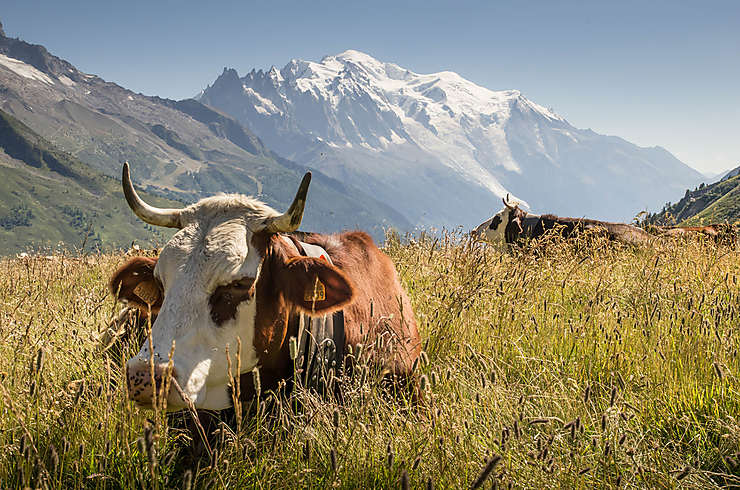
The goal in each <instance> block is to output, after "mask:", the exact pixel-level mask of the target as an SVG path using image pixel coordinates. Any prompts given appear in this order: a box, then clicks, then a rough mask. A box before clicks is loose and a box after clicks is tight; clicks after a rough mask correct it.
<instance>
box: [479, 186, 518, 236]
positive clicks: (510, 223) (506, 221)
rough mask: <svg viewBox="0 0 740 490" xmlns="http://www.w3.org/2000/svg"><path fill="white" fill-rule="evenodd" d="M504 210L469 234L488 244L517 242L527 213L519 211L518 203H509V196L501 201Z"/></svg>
mask: <svg viewBox="0 0 740 490" xmlns="http://www.w3.org/2000/svg"><path fill="white" fill-rule="evenodd" d="M502 201H503V203H504V209H502V210H501V211H499V212H498V213H496V214H494V215H493V216H492V217H491V218H489V219H487V220H486V221H484V222H483V223H481V224H480V225H478V227H477V228H476V229H475V230H473V231H472V232H471V234H472V235H473V236H475V237H479V238H481V239H482V240H485V241H487V242H489V243H496V244H503V243H513V242H515V241H517V239H518V238H519V236H520V235H521V234H522V232H523V231H524V230H523V229H522V220H523V219H524V218H525V217H526V215H527V213H526V212H524V211H523V210H521V209H519V203H518V202H511V201H510V200H509V195H508V194H507V195H506V199H502Z"/></svg>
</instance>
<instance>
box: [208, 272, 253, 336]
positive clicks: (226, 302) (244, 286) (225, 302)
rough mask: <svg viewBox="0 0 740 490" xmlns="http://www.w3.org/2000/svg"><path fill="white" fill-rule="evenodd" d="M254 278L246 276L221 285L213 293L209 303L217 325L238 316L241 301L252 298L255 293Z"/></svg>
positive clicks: (212, 316)
mask: <svg viewBox="0 0 740 490" xmlns="http://www.w3.org/2000/svg"><path fill="white" fill-rule="evenodd" d="M253 285H254V278H252V277H244V278H242V279H237V280H236V281H232V282H230V283H228V284H224V285H223V286H219V287H217V288H216V289H215V291H213V293H211V297H210V299H209V300H208V303H209V305H210V307H211V318H212V319H213V321H214V322H215V323H216V325H221V324H222V323H224V322H225V321H227V320H231V319H233V318H236V309H237V307H238V306H239V303H241V302H242V301H246V300H249V299H252V296H253V295H254V288H253V287H252V286H253Z"/></svg>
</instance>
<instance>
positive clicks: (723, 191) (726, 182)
mask: <svg viewBox="0 0 740 490" xmlns="http://www.w3.org/2000/svg"><path fill="white" fill-rule="evenodd" d="M738 169H740V167H738V168H736V169H734V170H731V171H730V172H728V173H727V174H726V175H725V176H724V177H723V178H722V179H721V180H720V181H719V182H715V183H713V184H709V185H704V184H701V186H699V187H697V188H696V189H694V190H693V191H691V190H686V193H685V194H684V197H683V198H681V200H680V201H678V202H677V203H675V204H671V203H668V204H666V205H665V206H664V207H663V209H662V210H661V211H660V212H659V213H656V214H652V215H650V216H649V217H648V222H649V223H652V224H673V223H683V224H686V225H701V224H710V223H725V222H727V223H735V222H737V221H740V172H739V171H738Z"/></svg>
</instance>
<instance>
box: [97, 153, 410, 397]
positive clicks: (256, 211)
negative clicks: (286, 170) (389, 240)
mask: <svg viewBox="0 0 740 490" xmlns="http://www.w3.org/2000/svg"><path fill="white" fill-rule="evenodd" d="M122 183H123V190H124V194H125V196H126V200H127V202H128V204H129V206H130V207H131V209H132V210H133V211H134V213H135V214H136V215H137V216H139V217H140V218H141V219H142V220H144V221H145V222H147V223H150V224H153V225H157V226H167V227H172V228H178V229H179V231H178V232H177V233H176V234H175V235H174V236H173V237H172V239H171V240H170V241H169V242H168V243H167V244H166V245H165V246H164V248H163V249H162V251H161V253H160V255H159V257H158V258H157V259H152V258H144V257H137V258H133V259H131V260H129V261H128V262H127V263H126V264H124V265H123V266H121V267H120V268H119V269H118V270H117V271H116V273H115V274H114V276H113V278H112V280H111V290H112V291H114V292H115V293H116V294H117V295H118V297H119V298H120V299H121V300H124V301H126V302H128V304H129V305H133V306H135V307H137V308H139V309H141V310H145V311H152V312H153V313H156V320H154V322H153V325H152V335H151V337H152V339H151V340H152V347H151V348H150V344H149V340H148V339H147V340H146V341H144V343H143V345H142V346H141V349H140V351H139V353H138V354H137V355H135V356H134V357H132V358H131V359H129V360H128V362H127V364H126V370H127V379H128V391H129V397H130V398H131V399H132V400H133V401H135V402H136V403H137V404H140V405H142V406H145V407H148V406H152V405H153V404H157V405H159V404H163V402H164V403H166V408H167V409H168V410H178V409H182V408H185V407H189V406H190V407H195V408H198V409H209V410H222V409H226V408H229V407H232V406H233V405H234V402H235V400H234V398H233V394H234V393H233V391H232V385H233V384H234V381H233V377H235V376H239V377H240V383H239V385H240V397H241V398H242V399H250V398H252V397H254V396H255V395H256V394H257V393H256V391H257V387H255V384H254V382H253V376H252V374H251V372H252V370H253V369H255V368H259V372H260V379H261V383H260V386H259V389H261V391H265V390H270V389H275V388H276V387H277V386H278V384H279V383H280V382H281V381H284V380H289V379H290V378H291V377H292V376H293V374H294V359H293V358H292V355H291V352H290V351H291V338H294V337H298V335H299V331H298V329H299V326H300V323H301V321H300V315H304V316H306V317H323V316H325V315H332V314H334V313H337V312H341V316H342V317H343V326H342V328H341V332H339V333H340V334H341V336H339V337H336V338H335V339H333V340H337V339H338V338H339V339H341V342H340V341H337V343H339V344H342V343H343V344H344V345H337V346H336V348H337V350H339V351H344V349H348V348H352V347H354V348H356V347H357V346H358V345H359V344H360V343H365V344H372V343H374V342H376V341H377V339H378V338H379V337H381V336H384V337H385V338H386V339H387V341H386V342H385V345H386V346H392V348H391V349H386V351H384V352H382V353H381V352H379V351H378V352H376V353H374V354H373V353H371V355H374V356H375V359H373V360H374V362H376V363H377V364H378V365H381V366H382V367H383V368H384V369H385V370H386V371H387V372H388V373H389V374H392V375H395V376H396V377H400V378H408V377H409V376H410V375H411V374H412V367H413V365H414V363H415V361H416V359H417V358H418V356H419V353H420V350H421V344H420V337H419V332H418V330H417V326H416V321H415V318H414V314H413V310H412V308H411V304H410V302H409V299H408V296H407V294H406V292H405V291H404V289H403V287H402V286H401V284H400V282H399V279H398V275H397V273H396V270H395V268H394V266H393V263H392V262H391V260H390V259H389V258H388V257H387V256H386V255H385V254H384V253H383V252H381V251H380V250H379V249H378V248H377V247H376V246H375V244H374V243H373V241H372V239H371V238H370V237H369V236H368V235H367V234H365V233H363V232H347V233H341V234H337V235H320V234H308V235H303V236H301V237H300V239H299V238H297V237H296V236H294V235H291V234H290V232H293V231H295V230H296V229H297V228H298V226H299V225H300V222H301V218H302V215H303V209H304V205H305V201H306V195H307V192H308V185H309V183H310V173H307V174H306V176H305V177H304V179H303V181H302V182H301V185H300V187H299V189H298V192H297V194H296V197H295V199H294V201H293V203H292V205H291V206H290V208H289V210H288V211H287V212H286V213H284V214H280V213H278V212H276V211H275V210H273V209H272V208H270V207H269V206H267V205H265V204H264V203H262V202H260V201H258V200H256V199H252V198H249V197H246V196H242V195H219V196H214V197H210V198H206V199H202V200H201V201H199V202H197V203H195V204H193V205H190V206H188V207H186V208H184V209H159V208H155V207H152V206H150V205H148V204H146V203H145V202H143V201H142V200H141V199H140V198H139V196H138V195H137V194H136V191H135V190H134V188H133V185H132V183H131V180H130V177H129V169H128V164H125V165H124V167H123V177H122ZM337 330H340V329H339V328H337ZM239 345H240V346H241V352H240V353H239V359H237V351H238V349H239ZM340 361H341V359H340ZM236 366H240V370H239V372H238V373H236V372H234V369H235V367H236ZM152 372H153V373H154V380H152ZM169 379H171V384H172V386H169V387H168V386H167V380H169ZM155 387H156V390H155V389H154V388H155ZM173 387H174V388H173ZM158 393H162V396H161V397H160V398H161V399H160V400H157V394H158Z"/></svg>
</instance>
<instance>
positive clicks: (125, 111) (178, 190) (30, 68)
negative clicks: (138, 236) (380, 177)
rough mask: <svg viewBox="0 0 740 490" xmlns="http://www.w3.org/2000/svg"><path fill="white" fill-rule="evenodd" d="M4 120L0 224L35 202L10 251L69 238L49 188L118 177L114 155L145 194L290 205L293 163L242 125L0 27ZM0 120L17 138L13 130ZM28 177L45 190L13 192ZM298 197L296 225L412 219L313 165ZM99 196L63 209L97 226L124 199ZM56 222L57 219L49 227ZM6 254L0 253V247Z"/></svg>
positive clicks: (376, 227) (393, 223)
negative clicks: (304, 196)
mask: <svg viewBox="0 0 740 490" xmlns="http://www.w3.org/2000/svg"><path fill="white" fill-rule="evenodd" d="M3 121H5V123H4V124H5V126H6V128H5V130H3V128H0V183H3V182H20V183H21V186H20V187H18V189H21V190H20V191H18V190H15V189H16V188H15V187H13V186H12V185H11V186H8V185H5V186H3V185H0V221H2V220H3V219H4V218H6V217H7V216H8V215H9V214H10V215H12V214H17V213H15V211H13V209H14V208H15V207H17V206H22V205H23V206H27V205H31V206H34V207H33V209H31V208H29V212H30V211H31V210H32V211H33V212H34V214H35V215H36V218H33V219H30V220H27V221H28V223H29V226H27V227H26V226H25V225H24V226H23V227H21V229H22V230H23V231H24V233H25V234H23V235H19V234H18V233H17V230H15V231H14V232H13V234H12V243H13V244H15V245H17V246H18V247H21V249H23V247H25V246H26V245H27V244H28V243H30V242H31V241H33V242H34V243H44V241H47V242H48V240H50V239H53V240H54V241H53V242H52V243H56V242H57V241H59V240H65V241H68V240H69V237H70V236H72V235H70V234H66V235H64V236H61V235H59V234H58V233H56V232H57V231H59V229H62V228H64V223H65V222H66V221H67V220H69V217H68V216H66V215H65V214H64V213H65V212H67V213H69V212H72V211H70V209H71V208H70V206H71V204H70V202H69V200H66V201H65V200H64V199H66V197H69V196H59V198H58V199H57V198H56V197H55V193H56V190H57V189H63V190H64V193H65V194H66V193H68V192H69V191H68V189H70V188H71V189H73V191H72V192H75V190H77V189H78V188H79V187H80V182H82V183H88V184H89V182H90V181H94V183H95V184H96V185H97V183H98V180H100V182H112V183H115V184H117V183H118V179H119V178H120V173H121V162H123V161H129V162H130V163H131V167H132V170H133V176H134V180H135V184H136V185H137V186H138V187H139V188H140V189H141V188H143V189H144V190H148V191H150V192H151V193H152V194H159V195H160V196H163V197H168V198H171V199H174V200H177V201H181V202H184V203H190V202H193V201H194V200H197V199H199V198H201V197H205V196H209V195H212V194H214V193H217V192H237V193H243V194H251V195H255V196H257V197H259V198H260V199H262V200H263V201H265V202H266V203H268V204H270V205H271V206H273V207H275V208H276V209H286V208H287V207H288V206H289V205H290V202H291V200H292V199H293V196H294V195H295V188H296V187H295V186H296V185H297V183H298V182H300V179H301V177H302V176H303V173H304V172H305V169H304V168H303V167H302V166H300V165H297V164H296V163H294V162H291V161H289V160H286V159H284V158H281V157H280V156H278V155H275V154H274V153H273V152H271V151H270V150H269V149H268V148H266V147H265V146H264V145H263V144H262V142H261V141H260V140H259V138H257V137H256V136H255V135H254V134H253V133H251V132H249V131H248V130H247V129H245V128H244V127H243V126H242V125H241V124H240V123H239V122H237V121H236V120H234V118H232V117H230V116H228V115H226V114H223V113H222V112H220V111H217V110H215V109H213V108H211V107H207V106H205V105H203V104H201V103H200V102H197V101H195V100H193V99H187V100H180V101H175V100H168V99H162V98H159V97H149V96H145V95H142V94H137V93H134V92H132V91H131V90H128V89H126V88H125V87H121V86H119V85H117V84H115V83H112V82H108V81H105V80H103V79H101V78H100V77H98V76H96V75H92V74H87V73H84V72H82V71H80V70H78V69H77V68H75V67H74V66H73V65H72V64H70V63H69V62H67V61H65V60H63V59H60V58H58V57H56V56H54V55H53V54H52V53H50V52H49V51H48V50H47V49H46V48H45V47H44V46H40V45H35V44H30V43H28V42H25V41H23V40H21V39H15V38H10V37H7V36H5V35H4V32H3V30H2V24H0V126H2V125H3ZM15 126H18V128H16V127H15ZM8 128H11V129H13V128H14V131H15V133H17V134H18V135H21V136H17V137H16V136H14V134H15V133H13V132H11V131H10V130H9V129H8ZM21 140H27V141H30V143H20V142H19V141H21ZM37 140H38V141H37ZM42 140H43V142H40V141H42ZM28 148H44V149H46V150H44V151H47V152H48V153H49V154H52V153H53V154H56V152H58V153H59V154H66V156H65V157H64V158H65V159H70V161H73V163H74V168H75V169H76V170H74V172H72V171H67V170H65V169H64V168H62V167H60V166H59V165H58V166H57V167H59V168H58V169H57V170H58V171H56V172H54V171H53V170H50V169H47V168H46V167H45V165H47V164H48V166H49V167H51V166H53V162H52V163H49V162H50V161H51V160H49V159H47V160H46V163H43V162H44V158H43V157H42V156H41V155H40V153H39V151H40V150H38V149H35V150H33V151H31V150H30V149H28ZM21 150H23V151H21ZM54 158H57V157H54ZM60 158H61V157H60ZM39 162H41V163H39ZM39 165H41V166H42V167H43V168H39ZM70 165H72V164H70ZM80 169H81V170H80ZM44 172H46V173H44ZM41 174H43V178H42V176H41ZM108 177H112V178H113V179H115V180H111V181H109V179H108ZM38 179H41V180H38ZM60 179H62V180H60ZM45 181H50V182H54V185H55V186H56V187H55V188H54V191H51V190H49V191H48V192H47V190H48V189H49V184H48V183H44V184H43V185H42V184H40V183H39V182H42V183H43V182H45ZM29 182H30V184H29ZM105 185H106V186H108V187H104V186H103V187H101V186H102V184H101V186H97V187H94V189H96V192H98V191H99V193H102V192H103V190H101V189H105V191H106V192H107V191H109V190H110V189H111V188H112V189H114V190H115V191H116V192H119V196H120V199H122V198H123V196H122V195H120V185H114V186H109V185H108V184H105ZM34 186H36V187H37V188H38V189H39V192H41V191H40V189H44V192H43V193H40V194H38V195H35V194H28V196H31V197H24V195H23V194H22V192H23V190H24V189H30V188H33V187H34ZM90 186H91V185H88V186H87V188H90ZM87 188H86V189H87ZM11 191H12V192H11ZM29 192H30V191H29ZM42 194H43V195H42ZM81 196H82V195H81ZM113 199H116V198H113ZM309 199H310V202H309V203H308V204H307V206H306V213H305V217H304V221H303V224H304V226H305V229H306V230H310V231H321V232H332V231H339V230H341V229H343V228H355V227H358V228H362V229H364V230H367V231H368V232H370V233H371V234H373V236H375V237H376V238H378V239H380V238H382V237H383V236H384V228H387V227H395V228H399V229H406V228H410V227H411V224H410V223H409V221H408V220H406V218H404V217H403V216H402V215H401V214H400V213H398V212H397V211H395V210H394V209H393V208H392V207H391V206H389V205H387V204H386V203H384V202H380V201H378V200H377V199H375V198H374V197H372V196H369V195H367V194H366V193H363V192H362V191H361V190H358V189H357V188H354V187H352V186H349V185H347V184H346V183H344V182H340V181H337V180H336V179H333V178H331V177H328V176H326V175H325V174H322V173H321V172H320V171H317V172H314V174H313V180H312V183H311V190H310V194H309ZM100 201H101V200H100V199H99V196H98V195H95V196H90V195H89V192H88V193H87V194H86V195H84V196H82V197H80V198H79V199H78V200H77V201H75V203H74V206H75V211H74V213H73V214H74V216H83V215H84V216H85V220H87V219H88V218H90V217H91V216H93V217H94V216H97V217H98V218H96V219H100V223H101V224H102V223H103V222H104V219H103V215H104V212H103V211H102V210H103V209H106V211H105V212H108V210H109V208H105V206H110V207H113V206H114V204H111V202H115V203H117V204H115V205H117V206H120V203H123V201H122V200H117V201H107V202H105V206H103V205H102V204H99V202H100ZM64 206H66V207H64ZM65 209H66V211H65ZM124 211H127V210H126V209H124ZM75 213H76V214H75ZM124 214H125V215H126V220H128V221H127V223H128V224H129V225H132V226H134V225H133V224H134V223H136V221H137V219H136V217H135V216H133V215H132V214H131V213H129V212H126V213H124ZM11 217H12V216H11ZM9 219H10V218H9ZM90 219H92V218H90ZM117 219H120V218H118V217H117ZM85 222H86V221H85ZM55 223H60V224H59V226H58V227H57V226H56V224H55ZM0 228H1V227H0ZM85 229H86V228H85ZM85 229H83V230H82V231H83V232H84V231H85ZM100 229H103V228H102V226H101V227H100V228H98V225H97V223H96V226H95V228H92V230H93V231H95V232H97V231H99V230H100ZM120 229H123V228H120ZM128 229H131V228H128ZM48 230H54V231H53V233H50V232H49V231H48ZM104 230H105V231H102V232H101V233H102V235H101V236H102V237H103V238H102V242H103V243H111V244H112V243H117V244H119V243H121V242H120V240H121V237H125V236H126V235H125V234H123V235H119V234H118V233H116V229H115V228H114V227H112V226H110V224H108V226H107V227H106V228H104ZM54 233H56V234H54ZM2 235H3V230H0V243H5V242H3V239H4V237H3V236H2ZM106 235H107V236H106ZM77 236H79V233H78V234H77ZM18 237H21V238H18ZM5 238H6V239H7V237H5ZM123 240H124V242H125V240H126V238H123ZM0 248H1V247H0ZM6 248H8V247H6ZM6 252H7V250H0V255H2V254H3V253H6Z"/></svg>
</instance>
